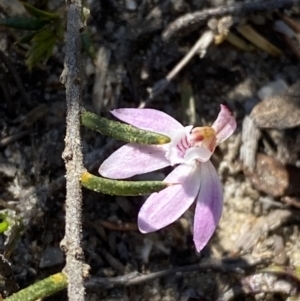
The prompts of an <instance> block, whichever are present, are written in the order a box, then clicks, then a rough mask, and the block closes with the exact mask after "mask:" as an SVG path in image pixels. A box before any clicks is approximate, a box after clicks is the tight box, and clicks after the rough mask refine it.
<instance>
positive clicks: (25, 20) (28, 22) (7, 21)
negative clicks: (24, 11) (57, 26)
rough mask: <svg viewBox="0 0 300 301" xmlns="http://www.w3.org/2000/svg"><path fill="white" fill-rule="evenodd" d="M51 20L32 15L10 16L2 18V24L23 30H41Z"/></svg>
mask: <svg viewBox="0 0 300 301" xmlns="http://www.w3.org/2000/svg"><path fill="white" fill-rule="evenodd" d="M47 23H49V21H46V20H41V19H37V18H30V17H10V18H4V19H0V26H1V25H2V26H5V27H11V28H15V29H22V30H40V29H41V28H43V27H44V26H45V25H46V24H47Z"/></svg>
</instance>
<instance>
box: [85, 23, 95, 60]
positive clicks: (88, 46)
mask: <svg viewBox="0 0 300 301" xmlns="http://www.w3.org/2000/svg"><path fill="white" fill-rule="evenodd" d="M81 43H82V48H83V49H84V51H86V53H87V54H88V56H89V57H90V58H91V59H92V60H93V61H94V60H95V59H96V49H95V46H94V44H93V40H92V38H91V34H90V32H89V31H88V29H86V30H85V31H84V32H82V33H81Z"/></svg>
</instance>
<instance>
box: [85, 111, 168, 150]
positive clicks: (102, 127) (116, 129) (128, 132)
mask: <svg viewBox="0 0 300 301" xmlns="http://www.w3.org/2000/svg"><path fill="white" fill-rule="evenodd" d="M81 122H82V124H83V125H84V126H85V127H87V128H89V129H91V130H93V131H96V132H99V133H101V134H102V135H105V136H109V137H112V138H115V139H118V140H122V141H125V142H130V143H139V144H166V143H169V142H170V141H171V139H170V137H168V136H165V135H162V134H158V133H155V132H151V131H146V130H142V129H139V128H136V127H134V126H132V125H128V124H124V123H121V122H118V121H112V120H109V119H107V118H104V117H100V116H98V115H96V114H94V113H91V112H88V111H83V112H82V114H81Z"/></svg>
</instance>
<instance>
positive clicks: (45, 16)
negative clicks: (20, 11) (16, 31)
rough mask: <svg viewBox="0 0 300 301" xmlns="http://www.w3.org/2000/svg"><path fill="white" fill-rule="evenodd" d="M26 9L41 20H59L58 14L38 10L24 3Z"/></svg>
mask: <svg viewBox="0 0 300 301" xmlns="http://www.w3.org/2000/svg"><path fill="white" fill-rule="evenodd" d="M22 4H23V6H24V7H25V9H26V10H27V11H28V12H29V13H30V14H31V15H32V16H34V17H36V18H38V19H41V20H46V21H53V20H57V19H59V17H60V15H59V14H56V13H50V12H47V11H44V10H40V9H37V8H36V7H34V6H32V5H30V4H28V3H25V2H23V3H22Z"/></svg>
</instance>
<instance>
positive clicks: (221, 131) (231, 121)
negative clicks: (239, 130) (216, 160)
mask: <svg viewBox="0 0 300 301" xmlns="http://www.w3.org/2000/svg"><path fill="white" fill-rule="evenodd" d="M212 128H213V129H214V130H215V131H216V133H217V134H216V137H217V144H220V143H221V142H223V141H224V140H226V139H227V138H228V137H230V136H231V135H232V134H233V132H234V131H235V129H236V121H235V118H234V117H233V116H232V113H231V112H230V111H229V109H228V108H227V107H226V106H224V105H221V111H220V113H219V115H218V117H217V119H216V121H215V122H214V123H213V125H212Z"/></svg>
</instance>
